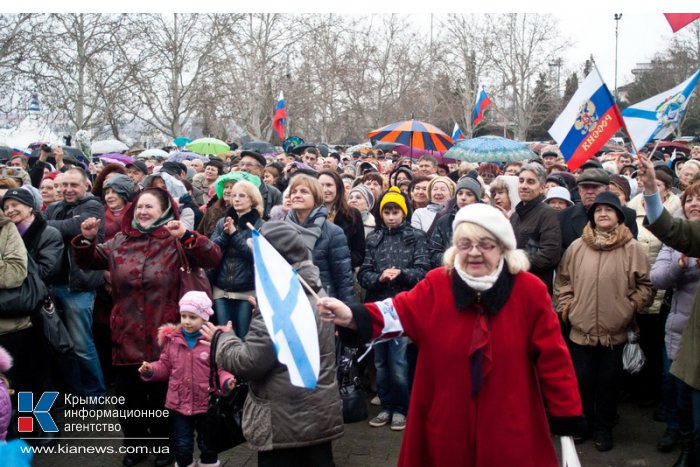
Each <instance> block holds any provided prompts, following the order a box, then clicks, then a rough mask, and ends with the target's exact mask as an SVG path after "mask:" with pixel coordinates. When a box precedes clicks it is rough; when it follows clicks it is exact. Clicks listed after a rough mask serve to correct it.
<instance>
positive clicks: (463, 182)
mask: <svg viewBox="0 0 700 467" xmlns="http://www.w3.org/2000/svg"><path fill="white" fill-rule="evenodd" d="M462 188H466V189H467V190H469V191H471V192H472V193H474V196H476V199H481V185H480V184H479V182H478V181H477V180H474V179H473V178H472V177H470V176H468V175H465V176H464V177H462V178H460V179H459V180H457V189H456V190H455V195H456V194H457V193H459V190H461V189H462Z"/></svg>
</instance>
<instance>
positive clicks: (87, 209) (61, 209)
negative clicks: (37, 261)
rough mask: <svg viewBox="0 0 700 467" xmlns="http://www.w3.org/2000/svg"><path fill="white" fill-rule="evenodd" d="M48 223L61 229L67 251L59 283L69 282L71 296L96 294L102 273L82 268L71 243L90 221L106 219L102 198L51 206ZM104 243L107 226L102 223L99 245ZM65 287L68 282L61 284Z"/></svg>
mask: <svg viewBox="0 0 700 467" xmlns="http://www.w3.org/2000/svg"><path fill="white" fill-rule="evenodd" d="M44 217H46V222H47V223H48V224H49V225H50V226H51V227H55V228H56V229H58V231H59V232H60V234H61V237H62V238H63V243H64V245H65V249H64V251H63V261H62V268H61V270H60V271H59V273H58V276H57V278H58V280H59V281H60V279H62V278H67V279H68V280H67V284H68V287H69V288H70V290H71V292H86V291H92V290H95V289H96V288H97V287H99V286H100V285H102V282H103V275H102V273H101V272H99V271H87V270H85V269H84V268H81V267H80V266H79V265H78V264H76V261H75V260H74V258H73V247H72V246H71V240H72V239H73V238H74V237H75V236H76V235H80V224H82V222H83V221H84V220H85V219H87V218H89V217H96V218H98V219H102V218H103V217H104V207H103V205H102V203H101V202H100V200H99V198H97V197H95V196H93V195H92V194H91V193H86V194H85V196H84V197H83V198H82V199H80V200H78V201H77V202H75V203H73V204H68V203H66V202H65V201H59V202H57V203H52V204H50V205H49V207H47V208H46V213H45V216H44ZM103 239H104V225H103V224H102V223H101V224H100V228H99V230H98V232H97V241H98V242H102V241H103ZM59 283H64V284H65V283H66V282H59Z"/></svg>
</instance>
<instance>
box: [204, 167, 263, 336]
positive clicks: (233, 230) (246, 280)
mask: <svg viewBox="0 0 700 467" xmlns="http://www.w3.org/2000/svg"><path fill="white" fill-rule="evenodd" d="M251 177H255V176H254V175H251ZM255 178H256V179H257V177H255ZM231 183H233V185H232V186H230V187H229V188H228V189H227V191H226V195H227V198H226V199H227V202H228V204H229V206H230V208H229V209H228V211H226V213H225V214H224V217H222V218H221V219H219V221H218V222H217V223H216V228H215V229H214V233H213V234H212V237H211V239H212V241H213V242H214V243H216V244H217V245H219V248H220V249H221V253H222V255H223V258H222V261H221V263H220V264H219V267H218V268H216V270H215V273H214V280H213V281H212V282H213V286H214V287H213V293H214V310H215V313H216V321H217V323H218V324H219V325H225V324H226V323H227V322H229V321H230V322H232V323H233V329H234V330H235V332H236V335H237V336H238V337H240V338H241V339H243V338H244V337H245V335H246V333H247V332H248V327H249V326H250V320H251V319H252V316H253V308H252V306H251V305H250V303H248V298H250V297H252V296H254V295H255V276H254V275H253V271H254V268H253V251H252V250H251V249H250V246H248V239H249V238H251V237H252V235H253V233H252V230H251V229H250V227H249V226H248V224H250V225H252V226H253V227H255V228H256V229H259V228H260V226H262V224H263V220H262V215H263V199H262V195H261V194H260V190H259V189H258V186H259V185H258V186H256V185H255V184H254V183H253V182H251V181H247V180H233V179H232V180H229V181H228V182H227V185H228V184H231ZM259 183H260V179H258V184H259Z"/></svg>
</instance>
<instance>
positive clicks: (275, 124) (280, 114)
mask: <svg viewBox="0 0 700 467" xmlns="http://www.w3.org/2000/svg"><path fill="white" fill-rule="evenodd" d="M286 118H287V109H286V108H285V106H284V93H283V92H282V91H280V97H279V99H277V107H276V108H275V116H274V117H272V128H274V130H275V133H277V136H279V138H280V139H281V140H284V120H285V119H286Z"/></svg>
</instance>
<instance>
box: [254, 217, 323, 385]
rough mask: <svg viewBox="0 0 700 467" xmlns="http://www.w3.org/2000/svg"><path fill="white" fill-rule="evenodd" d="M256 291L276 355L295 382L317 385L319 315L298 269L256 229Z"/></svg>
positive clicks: (319, 358)
mask: <svg viewBox="0 0 700 467" xmlns="http://www.w3.org/2000/svg"><path fill="white" fill-rule="evenodd" d="M253 256H254V258H255V295H256V298H257V302H258V308H259V309H260V314H262V317H263V320H264V321H265V327H267V332H268V333H269V334H270V337H271V338H272V342H273V343H274V345H275V351H276V352H277V359H278V360H279V361H280V362H281V363H283V364H284V365H286V366H287V369H288V370H289V378H290V380H291V382H292V384H293V385H294V386H298V387H303V388H308V389H314V388H315V387H316V383H317V382H318V372H319V368H320V366H321V357H320V353H319V346H318V331H317V328H316V317H315V315H314V310H313V309H312V308H311V303H309V299H308V297H307V296H306V294H305V293H304V289H303V288H302V286H301V283H300V282H299V277H298V275H297V272H296V271H295V270H294V269H293V268H292V267H291V266H290V265H289V263H287V261H286V260H285V259H284V258H283V257H282V255H280V254H279V252H278V251H277V250H275V248H274V247H273V246H272V245H270V242H268V241H267V240H266V239H265V237H263V236H262V235H261V234H260V232H258V230H257V229H253Z"/></svg>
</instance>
